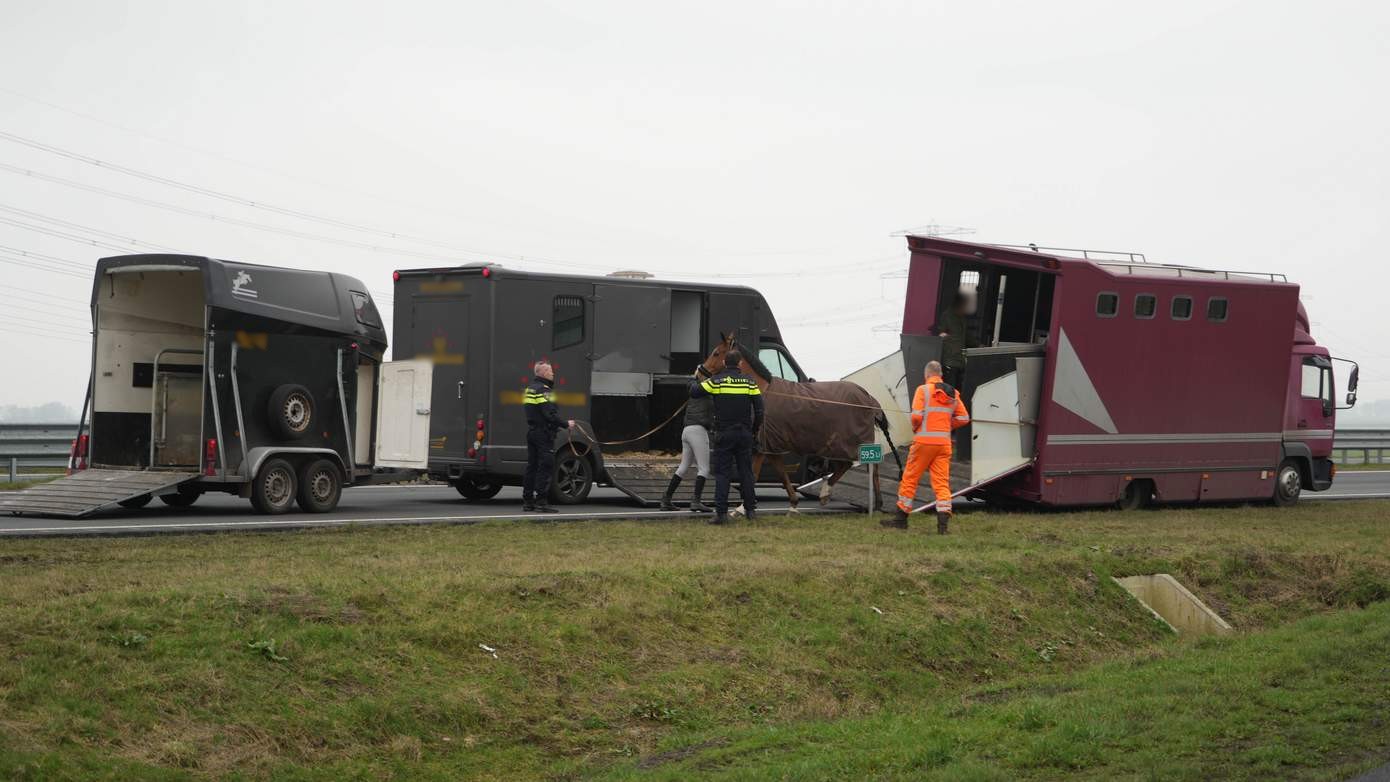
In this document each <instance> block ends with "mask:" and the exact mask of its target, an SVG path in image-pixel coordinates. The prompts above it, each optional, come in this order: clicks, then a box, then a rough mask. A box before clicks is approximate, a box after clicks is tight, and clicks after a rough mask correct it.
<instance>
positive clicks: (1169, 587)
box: [1112, 573, 1232, 635]
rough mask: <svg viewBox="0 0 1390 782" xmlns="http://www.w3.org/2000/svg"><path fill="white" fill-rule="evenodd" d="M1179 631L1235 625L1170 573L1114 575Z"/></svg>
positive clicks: (1215, 631) (1220, 631) (1225, 629)
mask: <svg viewBox="0 0 1390 782" xmlns="http://www.w3.org/2000/svg"><path fill="white" fill-rule="evenodd" d="M1112 580H1113V581H1114V582H1115V583H1116V584H1119V585H1120V586H1122V587H1124V589H1125V591H1127V592H1129V593H1130V594H1131V595H1133V596H1134V599H1136V600H1138V601H1139V604H1140V605H1142V606H1144V607H1145V608H1147V609H1149V611H1150V612H1151V613H1153V615H1154V616H1156V617H1158V618H1159V619H1161V620H1163V623H1164V624H1166V625H1168V627H1169V628H1170V629H1171V630H1172V631H1173V632H1174V633H1177V634H1178V635H1225V634H1228V633H1230V632H1232V630H1231V626H1230V625H1229V624H1227V623H1226V620H1225V619H1222V618H1221V615H1220V614H1218V613H1216V612H1215V611H1213V610H1211V609H1210V608H1208V607H1207V605H1206V603H1203V602H1202V601H1201V600H1198V599H1197V596H1196V595H1194V594H1192V593H1191V592H1189V591H1187V587H1185V586H1183V585H1182V584H1180V583H1178V580H1177V579H1176V578H1173V577H1172V576H1170V575H1168V574H1167V573H1153V574H1150V575H1147V576H1127V577H1125V578H1116V579H1112Z"/></svg>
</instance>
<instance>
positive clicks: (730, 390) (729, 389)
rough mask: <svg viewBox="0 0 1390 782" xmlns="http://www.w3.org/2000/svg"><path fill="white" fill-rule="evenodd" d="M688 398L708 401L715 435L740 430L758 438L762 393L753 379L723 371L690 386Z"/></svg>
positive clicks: (733, 372) (733, 370)
mask: <svg viewBox="0 0 1390 782" xmlns="http://www.w3.org/2000/svg"><path fill="white" fill-rule="evenodd" d="M690 398H691V400H692V401H693V400H696V399H701V398H711V400H712V401H713V402H714V428H715V431H722V430H725V429H733V428H736V427H739V428H744V429H751V430H752V432H753V434H757V433H758V430H759V429H762V428H763V395H762V392H761V391H759V390H758V384H757V383H754V382H753V380H752V378H749V377H748V376H746V375H744V374H743V373H742V372H739V371H738V369H736V368H730V369H725V370H724V371H723V372H720V373H719V374H717V375H715V376H714V377H712V378H710V379H708V380H705V381H704V382H701V381H699V380H695V381H693V382H691V384H690Z"/></svg>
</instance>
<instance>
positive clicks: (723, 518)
mask: <svg viewBox="0 0 1390 782" xmlns="http://www.w3.org/2000/svg"><path fill="white" fill-rule="evenodd" d="M709 523H711V524H718V525H719V526H721V527H722V526H724V525H726V524H728V523H730V522H729V515H728V514H727V513H718V514H715V516H714V518H712V519H710V520H709Z"/></svg>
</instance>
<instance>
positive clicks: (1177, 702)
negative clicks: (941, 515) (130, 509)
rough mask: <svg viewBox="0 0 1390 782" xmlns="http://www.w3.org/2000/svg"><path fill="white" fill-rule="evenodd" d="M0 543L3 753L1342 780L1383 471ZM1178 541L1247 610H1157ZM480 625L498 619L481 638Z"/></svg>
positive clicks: (291, 766) (1350, 753)
mask: <svg viewBox="0 0 1390 782" xmlns="http://www.w3.org/2000/svg"><path fill="white" fill-rule="evenodd" d="M957 527H958V530H959V534H957V535H953V536H951V537H949V538H945V539H942V538H938V537H936V536H935V535H930V534H927V530H926V529H920V530H918V529H915V530H913V531H911V532H909V533H907V534H896V533H889V532H884V531H881V530H879V529H878V528H877V527H876V526H872V525H871V524H870V523H869V522H867V521H866V520H865V519H864V517H862V516H857V517H841V518H802V519H794V520H786V519H769V520H767V521H764V522H760V523H759V524H758V525H757V526H756V527H750V526H747V525H745V526H742V527H737V528H734V529H718V528H712V527H709V526H707V525H704V524H699V523H694V522H690V521H685V520H682V521H679V522H675V521H673V522H658V523H652V522H648V523H627V522H621V523H611V522H610V523H568V524H532V523H494V524H484V525H479V526H474V527H433V528H389V529H384V528H373V529H362V530H336V531H323V532H307V533H279V534H267V535H249V534H248V535H242V534H235V535H232V534H228V535H215V536H194V537H175V538H138V539H116V540H46V541H22V540H7V541H5V542H4V543H3V544H0V546H3V547H2V548H0V776H3V777H6V778H11V777H14V778H21V779H26V778H28V779H54V778H93V777H98V778H100V777H105V778H112V779H123V778H141V779H157V778H169V779H179V778H185V777H194V778H196V777H232V778H245V779H324V780H327V779H344V778H397V779H406V778H411V779H413V778H436V779H458V778H487V779H529V778H561V779H569V778H593V777H598V778H609V777H612V778H628V777H644V776H652V777H655V778H662V779H689V778H699V777H720V776H722V777H727V778H736V779H744V778H753V779H758V778H767V779H824V778H863V777H873V778H901V779H921V778H933V777H935V778H941V779H1017V778H1039V779H1047V778H1055V777H1057V776H1059V775H1062V774H1068V775H1078V776H1083V777H1085V776H1089V777H1095V778H1109V777H1115V776H1140V777H1142V776H1154V777H1157V778H1165V779H1167V778H1194V779H1196V778H1210V777H1248V778H1270V777H1278V778H1298V777H1305V778H1314V779H1336V778H1339V777H1341V778H1344V777H1346V776H1349V775H1350V774H1351V772H1353V771H1355V770H1358V769H1361V768H1364V767H1367V766H1369V765H1372V764H1374V763H1376V762H1377V761H1379V762H1385V760H1387V759H1390V758H1387V757H1384V756H1385V755H1386V754H1388V753H1390V717H1387V716H1386V715H1387V712H1388V711H1390V709H1387V704H1390V653H1388V652H1387V651H1386V650H1387V649H1390V603H1387V602H1385V601H1386V599H1387V598H1388V597H1390V535H1387V513H1386V505H1385V504H1383V503H1337V504H1318V505H1312V504H1308V505H1304V506H1301V507H1299V508H1295V509H1293V510H1290V511H1276V510H1274V509H1271V508H1241V509H1204V510H1178V511H1169V512H1162V513H1076V514H1017V515H1010V514H974V515H971V516H970V517H969V518H968V519H965V520H962V521H960V522H959V523H958V524H957ZM1150 572H1169V573H1172V574H1174V575H1176V576H1177V577H1179V578H1180V579H1181V580H1183V581H1184V582H1185V583H1186V584H1187V585H1188V586H1189V587H1190V588H1191V589H1192V590H1193V591H1194V592H1196V593H1197V594H1198V595H1199V596H1200V597H1202V598H1203V599H1204V600H1206V601H1207V602H1208V604H1209V605H1211V606H1213V607H1214V608H1216V609H1217V610H1219V611H1220V612H1221V613H1222V614H1223V615H1224V616H1225V617H1226V618H1227V619H1228V620H1229V621H1230V622H1231V623H1232V624H1233V625H1234V626H1235V627H1237V628H1238V630H1239V632H1238V634H1237V635H1236V636H1234V637H1232V638H1228V639H1222V640H1208V641H1190V640H1179V639H1175V638H1173V637H1171V636H1170V635H1169V634H1168V633H1167V632H1166V631H1165V630H1163V629H1162V628H1161V627H1160V626H1159V625H1158V623H1157V622H1155V621H1154V620H1153V619H1152V618H1150V617H1148V616H1147V615H1146V614H1145V613H1144V612H1143V611H1141V610H1140V609H1139V608H1137V607H1136V606H1135V605H1134V604H1133V603H1131V602H1130V600H1129V598H1128V597H1127V595H1125V594H1124V593H1123V592H1122V591H1121V590H1120V589H1119V588H1118V587H1116V586H1115V585H1114V584H1113V583H1111V582H1110V580H1109V577H1110V576H1112V575H1128V574H1134V573H1150ZM484 645H485V646H486V647H488V648H490V649H495V650H496V651H495V656H494V652H491V651H487V650H486V649H484V648H483V646H484Z"/></svg>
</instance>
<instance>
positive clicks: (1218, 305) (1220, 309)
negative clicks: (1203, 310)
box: [1207, 296, 1230, 323]
mask: <svg viewBox="0 0 1390 782" xmlns="http://www.w3.org/2000/svg"><path fill="white" fill-rule="evenodd" d="M1229 306H1230V305H1229V304H1228V303H1227V302H1226V300H1225V299H1223V298H1221V297H1219V296H1213V297H1212V298H1210V299H1207V320H1209V321H1212V322H1214V323H1224V322H1225V321H1226V311H1227V309H1228V308H1229Z"/></svg>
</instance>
